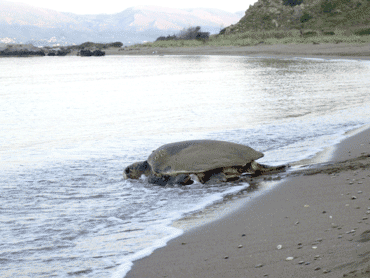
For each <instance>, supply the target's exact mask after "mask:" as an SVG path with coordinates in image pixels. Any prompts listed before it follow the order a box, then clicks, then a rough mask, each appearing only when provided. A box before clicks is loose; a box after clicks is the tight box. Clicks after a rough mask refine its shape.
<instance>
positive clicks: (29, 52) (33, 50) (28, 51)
mask: <svg viewBox="0 0 370 278" xmlns="http://www.w3.org/2000/svg"><path fill="white" fill-rule="evenodd" d="M0 56H2V57H29V56H45V52H44V51H43V50H41V49H40V48H38V47H34V46H33V45H30V44H25V45H23V44H15V45H6V46H5V47H2V48H0Z"/></svg>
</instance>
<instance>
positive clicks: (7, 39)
mask: <svg viewBox="0 0 370 278" xmlns="http://www.w3.org/2000/svg"><path fill="white" fill-rule="evenodd" d="M87 5H88V4H87ZM243 15H244V12H237V13H230V12H226V11H222V10H218V9H207V8H197V9H171V8H164V7H157V6H135V7H131V8H128V9H126V10H124V11H121V12H118V13H116V14H95V15H78V14H73V13H65V12H58V11H54V10H50V9H43V8H37V7H33V6H29V5H26V4H23V3H13V2H8V1H3V0H0V42H2V43H31V44H33V45H71V44H80V43H83V42H86V41H93V42H101V43H108V42H114V41H120V42H122V43H123V44H125V45H128V44H134V43H142V42H145V41H154V40H155V39H156V38H158V37H159V36H167V35H173V34H176V33H178V32H179V31H181V30H183V29H186V28H188V27H191V26H201V28H202V31H203V32H210V33H211V34H214V33H218V32H219V31H220V30H221V29H223V28H224V27H226V26H229V25H231V24H235V23H237V22H238V21H239V20H240V18H242V16H243Z"/></svg>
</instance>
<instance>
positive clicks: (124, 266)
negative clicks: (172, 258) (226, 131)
mask: <svg viewBox="0 0 370 278" xmlns="http://www.w3.org/2000/svg"><path fill="white" fill-rule="evenodd" d="M248 187H249V184H247V183H243V184H242V185H240V186H233V187H230V188H229V189H228V190H226V191H224V192H221V193H216V194H213V195H211V196H209V197H207V198H204V200H203V201H202V202H200V203H197V204H196V205H194V206H192V208H191V209H188V210H182V211H172V212H170V213H169V214H168V215H167V217H168V218H167V219H165V220H160V221H156V222H155V223H156V224H155V225H151V226H150V229H151V230H155V231H160V232H166V233H167V234H168V235H167V236H164V237H162V238H159V239H157V240H155V241H154V242H153V244H152V245H151V246H150V247H148V248H145V249H143V250H140V251H138V252H136V253H135V254H133V255H130V256H127V257H124V258H123V260H122V262H121V265H120V266H119V267H118V269H117V270H116V271H115V272H114V273H113V275H112V278H122V277H124V276H125V275H126V274H127V273H128V272H129V271H130V269H131V267H132V266H133V262H134V261H136V260H139V259H142V258H144V257H146V256H149V255H150V254H152V253H153V251H154V250H156V249H158V248H162V247H164V246H166V245H167V242H168V241H170V240H171V239H173V238H176V237H178V236H180V235H182V234H183V230H181V229H178V228H175V227H172V226H171V224H172V222H173V221H175V220H178V219H180V218H181V217H183V216H184V215H186V214H190V213H195V212H198V211H201V210H203V209H204V208H205V207H207V206H210V205H212V204H214V203H216V202H218V201H220V200H222V199H223V198H224V197H225V196H227V195H230V194H234V193H236V192H239V191H241V190H244V189H246V188H248Z"/></svg>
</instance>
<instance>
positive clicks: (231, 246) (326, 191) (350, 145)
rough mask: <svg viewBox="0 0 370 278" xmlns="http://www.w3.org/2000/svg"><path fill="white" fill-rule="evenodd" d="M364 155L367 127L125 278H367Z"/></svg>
mask: <svg viewBox="0 0 370 278" xmlns="http://www.w3.org/2000/svg"><path fill="white" fill-rule="evenodd" d="M369 150H370V129H367V130H365V131H363V132H361V133H359V134H357V135H354V136H352V137H350V138H349V139H347V140H345V141H343V142H341V143H340V144H339V145H338V149H337V151H336V152H335V153H334V157H333V158H332V160H331V163H326V164H325V165H319V166H315V167H312V168H311V169H308V170H307V169H306V170H302V171H300V172H299V173H295V174H292V175H290V176H289V177H287V178H286V180H284V181H283V182H282V183H281V184H280V185H278V186H276V187H274V188H273V189H272V190H271V191H268V192H267V193H265V194H263V195H262V196H259V197H257V198H255V199H253V200H251V201H249V202H247V203H246V205H245V206H243V207H242V208H241V209H239V210H237V211H236V212H233V213H231V214H229V215H228V216H227V217H224V218H222V219H218V220H216V221H214V222H211V223H209V224H206V225H204V226H201V227H197V228H194V229H192V230H190V231H188V232H185V233H184V234H183V235H182V236H180V237H178V238H176V239H174V240H172V241H170V242H169V243H168V245H167V246H166V247H164V248H161V249H158V250H156V251H154V253H153V254H152V255H150V256H149V257H146V258H143V259H141V260H138V261H136V262H134V266H133V268H132V269H131V271H130V272H129V273H128V274H127V276H126V277H136V278H143V277H146V278H151V277H175V278H182V277H184V278H185V277H186V278H189V277H201V278H206V277H321V276H323V277H370V221H369V217H370V200H369V198H370V151H369ZM341 161H345V162H341ZM278 246H279V247H278ZM280 246H281V248H280Z"/></svg>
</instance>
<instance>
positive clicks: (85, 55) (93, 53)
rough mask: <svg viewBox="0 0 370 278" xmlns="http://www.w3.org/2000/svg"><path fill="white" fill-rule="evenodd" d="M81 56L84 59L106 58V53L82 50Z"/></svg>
mask: <svg viewBox="0 0 370 278" xmlns="http://www.w3.org/2000/svg"><path fill="white" fill-rule="evenodd" d="M79 55H80V56H83V57H90V56H104V55H105V52H104V51H101V50H94V51H91V50H89V49H81V50H80V52H79Z"/></svg>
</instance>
